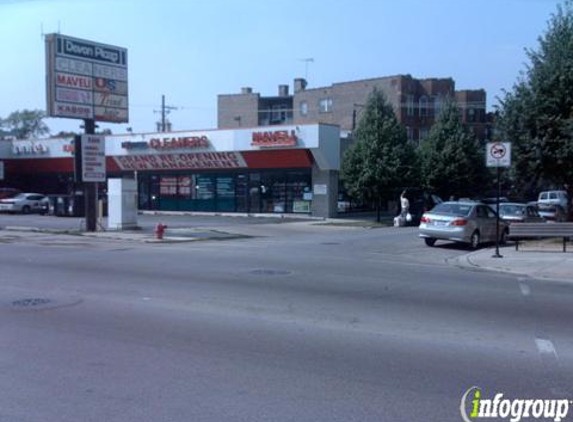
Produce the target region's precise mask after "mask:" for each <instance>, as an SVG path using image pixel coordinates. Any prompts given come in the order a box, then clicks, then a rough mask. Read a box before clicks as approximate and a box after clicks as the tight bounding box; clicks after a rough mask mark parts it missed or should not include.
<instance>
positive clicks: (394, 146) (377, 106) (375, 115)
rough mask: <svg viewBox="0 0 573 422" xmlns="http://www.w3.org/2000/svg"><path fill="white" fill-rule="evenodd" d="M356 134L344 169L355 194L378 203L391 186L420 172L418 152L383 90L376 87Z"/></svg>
mask: <svg viewBox="0 0 573 422" xmlns="http://www.w3.org/2000/svg"><path fill="white" fill-rule="evenodd" d="M354 137H355V143H354V144H353V145H352V146H351V147H350V148H349V149H348V150H347V151H346V152H345V154H344V158H343V163H342V168H341V176H342V180H343V182H344V185H345V188H346V190H347V191H348V193H349V194H350V195H351V196H353V197H354V198H359V199H363V200H369V201H373V200H375V201H376V202H377V203H378V201H379V200H380V199H381V198H384V196H385V193H386V192H388V191H389V189H391V188H395V187H400V186H408V185H409V184H410V183H411V181H412V179H413V178H414V177H415V173H416V171H417V166H416V164H415V152H414V150H413V147H412V146H411V145H410V144H409V143H408V141H407V139H406V132H405V130H404V128H402V127H401V126H400V124H399V123H398V121H397V119H396V116H395V114H394V111H393V109H392V107H391V106H390V105H389V104H388V103H387V102H386V100H385V98H384V95H383V93H382V92H380V91H377V90H374V91H373V92H372V93H371V94H370V96H369V97H368V101H367V103H366V108H365V110H364V114H363V116H362V118H361V119H360V121H359V123H358V127H357V129H356V131H355V133H354Z"/></svg>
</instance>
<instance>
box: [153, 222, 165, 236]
mask: <svg viewBox="0 0 573 422" xmlns="http://www.w3.org/2000/svg"><path fill="white" fill-rule="evenodd" d="M166 228H167V226H166V225H165V224H161V223H159V224H158V225H157V226H155V237H156V238H157V239H158V240H162V239H163V235H164V234H165V229H166Z"/></svg>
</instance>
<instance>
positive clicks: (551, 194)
mask: <svg viewBox="0 0 573 422" xmlns="http://www.w3.org/2000/svg"><path fill="white" fill-rule="evenodd" d="M537 209H538V210H539V214H540V215H541V216H542V217H544V218H546V219H547V220H553V221H559V222H561V221H567V217H568V214H569V198H568V197H567V192H565V191H564V190H551V191H545V192H540V193H539V198H538V199H537Z"/></svg>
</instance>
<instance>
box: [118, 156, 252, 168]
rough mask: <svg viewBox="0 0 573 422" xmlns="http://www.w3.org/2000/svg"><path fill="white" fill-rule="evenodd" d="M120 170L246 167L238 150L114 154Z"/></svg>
mask: <svg viewBox="0 0 573 422" xmlns="http://www.w3.org/2000/svg"><path fill="white" fill-rule="evenodd" d="M113 159H114V160H115V162H116V163H117V165H118V166H119V168H120V169H121V170H184V169H197V170H205V169H234V168H243V167H247V163H246V162H245V159H244V158H243V156H242V155H241V153H239V152H197V153H186V154H160V155H128V156H114V157H113Z"/></svg>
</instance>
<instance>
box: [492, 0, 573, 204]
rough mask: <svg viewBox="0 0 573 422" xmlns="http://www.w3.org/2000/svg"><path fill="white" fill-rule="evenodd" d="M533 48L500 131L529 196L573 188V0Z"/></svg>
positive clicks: (503, 111)
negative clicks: (544, 190)
mask: <svg viewBox="0 0 573 422" xmlns="http://www.w3.org/2000/svg"><path fill="white" fill-rule="evenodd" d="M538 41H539V47H538V49H537V50H528V51H527V55H528V58H529V63H528V65H527V68H526V71H525V72H524V73H522V74H521V77H520V79H519V80H518V82H517V83H516V84H515V85H514V86H513V89H512V90H511V91H510V92H506V93H505V95H504V97H503V98H502V99H501V100H500V105H499V120H498V130H499V132H500V134H501V135H502V138H501V139H503V140H507V141H511V142H512V143H513V145H512V153H513V157H512V161H513V168H512V174H513V177H514V178H515V180H514V182H515V183H516V185H517V187H518V189H519V191H520V193H521V194H523V195H524V196H534V194H535V193H536V192H537V191H538V190H539V189H541V188H542V187H544V186H546V185H555V186H563V185H568V186H569V190H570V193H572V192H571V189H573V166H572V165H571V163H572V162H573V1H571V0H566V1H565V3H564V4H563V5H559V6H558V7H557V13H555V14H554V15H552V17H551V19H550V20H549V22H548V29H547V31H546V32H545V33H544V34H543V35H542V36H541V37H539V39H538Z"/></svg>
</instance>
